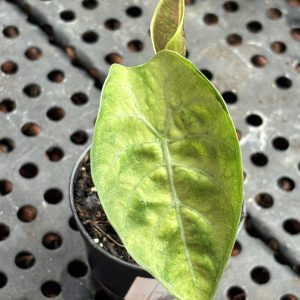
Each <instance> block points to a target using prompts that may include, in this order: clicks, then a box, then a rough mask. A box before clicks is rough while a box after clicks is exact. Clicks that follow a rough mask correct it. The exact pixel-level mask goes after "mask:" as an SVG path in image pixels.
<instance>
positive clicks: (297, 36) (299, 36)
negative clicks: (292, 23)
mask: <svg viewBox="0 0 300 300" xmlns="http://www.w3.org/2000/svg"><path fill="white" fill-rule="evenodd" d="M291 36H292V38H293V39H294V40H296V41H300V27H299V28H294V29H292V30H291Z"/></svg>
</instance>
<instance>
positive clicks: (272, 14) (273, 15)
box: [266, 7, 282, 20]
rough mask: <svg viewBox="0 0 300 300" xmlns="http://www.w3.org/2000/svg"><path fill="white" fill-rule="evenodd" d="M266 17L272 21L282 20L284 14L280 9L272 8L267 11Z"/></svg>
mask: <svg viewBox="0 0 300 300" xmlns="http://www.w3.org/2000/svg"><path fill="white" fill-rule="evenodd" d="M266 15H267V17H268V18H269V19H271V20H278V19H280V18H281V16H282V12H281V10H280V9H278V8H276V7H272V8H269V9H268V10H267V12H266Z"/></svg>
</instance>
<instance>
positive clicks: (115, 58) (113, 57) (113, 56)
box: [105, 53, 123, 65]
mask: <svg viewBox="0 0 300 300" xmlns="http://www.w3.org/2000/svg"><path fill="white" fill-rule="evenodd" d="M122 60H123V58H122V56H121V55H120V54H119V53H109V54H108V55H106V56H105V61H106V62H107V63H108V64H110V65H111V64H114V63H115V64H120V63H122Z"/></svg>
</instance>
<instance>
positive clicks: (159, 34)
mask: <svg viewBox="0 0 300 300" xmlns="http://www.w3.org/2000/svg"><path fill="white" fill-rule="evenodd" d="M184 8H185V6H184V0H160V1H159V3H158V5H157V7H156V9H155V12H154V15H153V18H152V21H151V26H150V32H151V38H152V43H153V47H154V50H155V52H158V51H161V50H164V49H169V50H173V51H175V52H177V53H179V54H181V55H183V56H185V52H186V49H185V37H184V30H183V18H184Z"/></svg>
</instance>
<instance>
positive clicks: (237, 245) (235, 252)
mask: <svg viewBox="0 0 300 300" xmlns="http://www.w3.org/2000/svg"><path fill="white" fill-rule="evenodd" d="M241 251H242V245H241V243H240V242H239V241H235V243H234V246H233V249H232V251H231V256H238V255H239V254H240V253H241Z"/></svg>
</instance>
